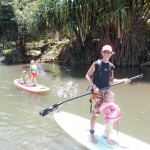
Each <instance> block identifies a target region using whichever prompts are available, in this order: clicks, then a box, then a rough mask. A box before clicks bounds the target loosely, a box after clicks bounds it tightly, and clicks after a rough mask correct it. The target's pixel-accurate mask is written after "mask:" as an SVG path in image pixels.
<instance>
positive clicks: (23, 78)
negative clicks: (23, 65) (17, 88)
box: [20, 70, 30, 84]
mask: <svg viewBox="0 0 150 150" xmlns="http://www.w3.org/2000/svg"><path fill="white" fill-rule="evenodd" d="M29 82H30V80H29V78H28V75H27V72H26V71H25V70H24V71H22V75H21V80H20V83H22V84H27V83H29Z"/></svg>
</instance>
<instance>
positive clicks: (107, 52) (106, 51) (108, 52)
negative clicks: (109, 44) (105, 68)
mask: <svg viewBox="0 0 150 150" xmlns="http://www.w3.org/2000/svg"><path fill="white" fill-rule="evenodd" d="M103 53H104V54H110V53H111V52H110V51H108V50H105V51H103Z"/></svg>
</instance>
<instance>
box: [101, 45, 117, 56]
mask: <svg viewBox="0 0 150 150" xmlns="http://www.w3.org/2000/svg"><path fill="white" fill-rule="evenodd" d="M104 51H109V52H110V53H112V54H115V53H114V52H113V51H112V47H111V46H110V45H104V46H103V47H102V52H104Z"/></svg>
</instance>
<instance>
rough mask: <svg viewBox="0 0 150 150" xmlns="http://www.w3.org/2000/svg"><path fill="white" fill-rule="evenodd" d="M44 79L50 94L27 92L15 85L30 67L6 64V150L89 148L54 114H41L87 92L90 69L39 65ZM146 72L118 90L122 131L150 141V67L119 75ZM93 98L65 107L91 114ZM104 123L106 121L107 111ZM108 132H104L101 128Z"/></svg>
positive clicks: (2, 123)
mask: <svg viewBox="0 0 150 150" xmlns="http://www.w3.org/2000/svg"><path fill="white" fill-rule="evenodd" d="M38 65H39V77H38V82H39V83H40V84H43V85H45V86H47V87H49V88H50V92H49V93H48V95H35V94H30V93H28V92H25V91H21V90H19V89H18V88H16V87H15V86H14V85H13V80H14V79H16V78H20V75H21V72H22V70H24V69H25V70H27V72H28V73H29V65H12V66H4V65H3V66H0V74H1V76H0V85H1V86H0V95H1V100H0V115H1V120H0V149H3V150H12V149H15V150H20V149H21V150H31V149H36V150H41V149H44V150H49V149H51V150H53V149H54V150H56V149H59V150H70V149H72V150H73V149H75V150H84V149H86V148H84V147H83V146H82V145H80V144H79V143H77V142H76V141H75V140H74V139H72V138H71V137H70V136H69V135H68V134H67V133H65V132H64V131H63V130H62V129H61V128H60V127H59V126H58V125H57V123H56V122H55V120H54V118H53V115H52V114H49V115H47V116H45V117H41V116H40V115H39V114H38V113H39V112H40V111H41V110H43V109H45V108H47V107H49V106H51V105H53V104H55V103H58V102H62V101H64V100H67V99H70V98H72V97H75V96H79V95H81V94H84V93H87V92H88V91H87V87H88V83H87V82H86V80H85V73H86V72H87V70H88V67H89V66H87V67H85V66H84V67H82V66H77V67H67V66H59V65H55V64H46V65H45V64H38ZM141 72H143V73H144V78H143V79H138V80H135V81H133V82H132V83H130V84H127V85H123V84H122V85H118V86H115V87H113V88H112V90H113V92H114V93H115V97H116V102H117V104H118V105H119V106H120V107H121V111H122V119H121V120H120V122H119V131H122V132H124V133H126V134H129V135H131V136H133V137H136V138H138V139H140V140H142V141H145V142H146V143H149V144H150V138H149V137H150V132H149V127H150V120H149V119H148V118H149V110H150V102H149V101H150V97H149V89H150V74H149V73H150V70H149V69H148V68H146V69H145V68H142V69H141V68H140V69H139V68H126V69H121V68H116V71H115V76H116V77H117V78H122V77H133V76H136V75H138V74H140V73H141ZM88 99H89V96H85V97H82V98H79V99H76V100H74V101H70V102H68V103H66V104H65V105H63V106H62V107H60V108H59V110H63V111H67V112H70V113H74V114H77V115H79V116H83V117H85V118H90V116H91V114H90V103H89V100H88ZM97 121H98V122H100V123H102V124H103V122H104V121H103V116H102V115H101V116H100V117H99V118H98V120H97ZM99 132H102V131H99Z"/></svg>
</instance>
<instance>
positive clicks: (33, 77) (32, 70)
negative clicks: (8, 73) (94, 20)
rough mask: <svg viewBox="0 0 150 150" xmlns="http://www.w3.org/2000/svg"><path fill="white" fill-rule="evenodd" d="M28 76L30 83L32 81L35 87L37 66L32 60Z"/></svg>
mask: <svg viewBox="0 0 150 150" xmlns="http://www.w3.org/2000/svg"><path fill="white" fill-rule="evenodd" d="M30 74H31V82H32V80H34V83H35V85H36V84H37V82H36V78H37V76H38V68H37V65H36V64H35V62H34V60H31V65H30Z"/></svg>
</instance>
